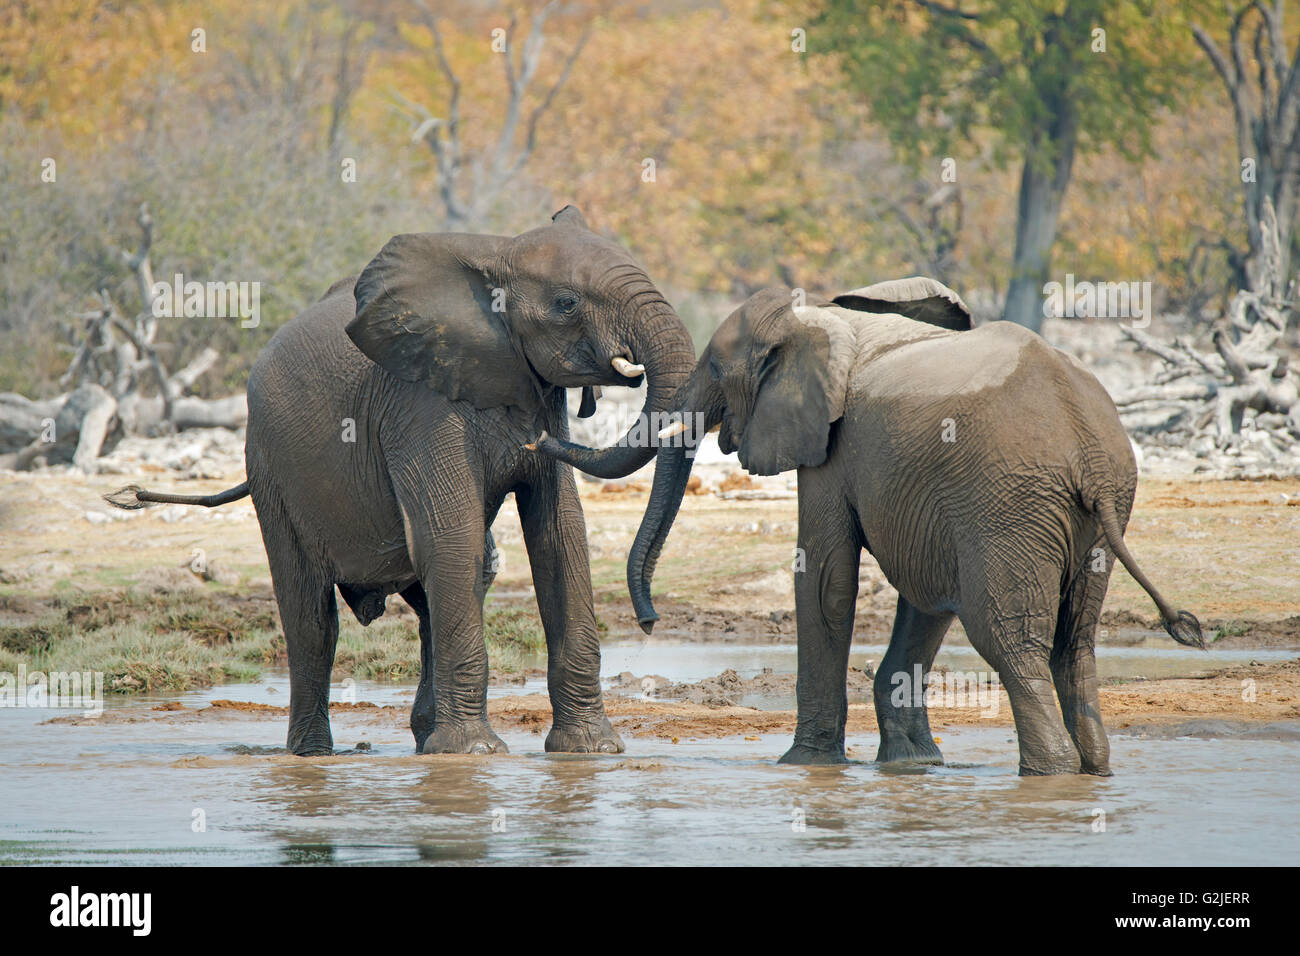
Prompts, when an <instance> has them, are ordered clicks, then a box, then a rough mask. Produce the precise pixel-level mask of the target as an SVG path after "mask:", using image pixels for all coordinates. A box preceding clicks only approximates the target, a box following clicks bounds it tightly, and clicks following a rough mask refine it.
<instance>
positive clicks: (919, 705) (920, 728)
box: [872, 594, 953, 764]
mask: <svg viewBox="0 0 1300 956" xmlns="http://www.w3.org/2000/svg"><path fill="white" fill-rule="evenodd" d="M952 619H953V615H952V614H926V613H925V612H923V611H920V610H918V609H917V608H916V607H915V606H914V605H912V604H911V603H910V602H909V601H908V600H907V599H906V598H905V597H903V596H902V595H901V594H900V595H899V597H898V610H897V612H896V613H895V615H894V629H893V632H892V633H891V634H890V636H889V649H888V650H887V651H886V652H885V657H884V659H883V660H882V661H881V662H880V667H879V669H878V670H877V671H876V679H875V682H874V684H873V685H872V693H873V696H874V697H875V704H876V723H877V724H878V725H879V726H880V749H879V751H878V752H877V753H876V760H877V762H879V763H890V762H894V761H907V762H910V763H923V764H942V763H943V755H942V754H941V753H940V752H939V748H938V746H937V745H936V744H935V742H934V734H933V733H931V731H930V718H929V715H928V714H927V712H926V707H925V676H926V675H927V674H929V672H930V668H931V667H932V666H934V658H935V655H936V654H938V653H939V645H940V644H942V643H943V636H944V634H946V633H947V632H948V627H949V625H951V624H952Z"/></svg>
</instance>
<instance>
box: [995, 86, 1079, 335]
mask: <svg viewBox="0 0 1300 956" xmlns="http://www.w3.org/2000/svg"><path fill="white" fill-rule="evenodd" d="M1077 132H1078V128H1077V123H1076V121H1075V118H1074V109H1073V107H1072V106H1071V105H1070V104H1069V103H1068V102H1066V101H1065V100H1064V99H1061V100H1059V101H1058V103H1057V105H1056V108H1055V110H1054V111H1053V118H1052V121H1051V124H1050V125H1049V126H1048V128H1047V129H1045V130H1044V131H1043V134H1042V135H1041V136H1040V138H1039V144H1038V145H1037V146H1035V147H1033V148H1030V149H1027V150H1026V152H1025V165H1024V168H1023V170H1022V171H1021V174H1020V199H1019V202H1018V204H1017V207H1016V252H1015V258H1014V260H1013V261H1012V266H1011V283H1010V285H1009V286H1008V287H1007V300H1006V304H1005V305H1004V306H1003V311H1002V317H1003V318H1004V319H1006V320H1007V321H1008V322H1016V323H1019V324H1020V325H1023V326H1025V327H1026V328H1030V329H1033V330H1034V331H1035V332H1037V331H1039V330H1040V329H1041V328H1042V327H1043V285H1044V284H1045V283H1046V282H1047V281H1048V278H1049V271H1050V269H1051V254H1052V246H1053V245H1054V244H1055V243H1056V228H1057V224H1058V222H1059V220H1060V215H1061V202H1062V200H1063V199H1064V198H1065V190H1066V187H1067V186H1069V184H1070V173H1071V170H1072V169H1073V167H1074V150H1075V143H1076V139H1077Z"/></svg>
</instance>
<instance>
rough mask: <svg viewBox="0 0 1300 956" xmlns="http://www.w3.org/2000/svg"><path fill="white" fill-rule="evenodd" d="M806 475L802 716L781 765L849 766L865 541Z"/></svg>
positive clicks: (800, 567) (802, 490) (799, 586)
mask: <svg viewBox="0 0 1300 956" xmlns="http://www.w3.org/2000/svg"><path fill="white" fill-rule="evenodd" d="M813 484H814V481H813V478H812V475H810V474H809V470H808V469H800V471H799V553H798V558H797V563H796V564H795V568H796V570H795V575H794V578H795V582H794V600H795V615H796V617H797V619H798V625H799V676H798V678H797V679H796V682H795V696H796V698H797V699H798V707H799V717H798V723H797V725H796V729H795V735H794V744H793V746H791V747H790V749H789V750H787V751H786V752H785V754H784V755H783V756H782V757H781V763H795V764H813V763H844V762H845V756H844V726H845V724H846V723H847V721H848V715H849V701H848V687H847V681H848V669H849V643H850V642H851V640H852V638H853V618H854V614H855V612H856V609H857V600H858V566H859V563H860V561H861V558H862V543H861V540H860V539H859V537H858V535H857V522H856V519H854V518H853V516H852V515H851V514H849V512H848V509H847V507H845V506H844V505H843V503H838V504H835V503H830V502H828V498H829V496H827V495H818V494H816V493H815V491H814V489H813V487H812V485H813Z"/></svg>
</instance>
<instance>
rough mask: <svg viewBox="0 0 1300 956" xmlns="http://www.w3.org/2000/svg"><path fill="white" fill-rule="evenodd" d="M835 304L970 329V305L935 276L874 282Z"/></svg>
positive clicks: (849, 293)
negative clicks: (933, 277)
mask: <svg viewBox="0 0 1300 956" xmlns="http://www.w3.org/2000/svg"><path fill="white" fill-rule="evenodd" d="M833 301H834V302H835V304H836V305H838V306H842V307H844V308H846V309H856V310H857V311H859V312H892V313H895V314H897V315H902V316H906V317H907V318H909V319H915V320H916V321H918V322H926V323H929V324H930V325H937V326H938V327H939V328H941V329H950V330H952V331H954V332H969V331H970V330H971V314H970V309H968V308H966V303H965V302H963V301H962V300H961V296H959V295H958V294H957V293H956V292H953V291H952V289H950V288H948V287H947V286H946V285H944V284H943V283H942V282H939V281H938V280H937V279H931V278H929V277H928V276H911V277H910V278H907V279H890V280H889V281H888V282H877V283H876V284H875V285H869V286H866V287H864V288H861V289H855V290H854V291H852V292H846V293H844V294H843V295H837V296H836V297H835V298H834V300H833Z"/></svg>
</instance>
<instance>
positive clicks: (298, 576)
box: [253, 488, 339, 757]
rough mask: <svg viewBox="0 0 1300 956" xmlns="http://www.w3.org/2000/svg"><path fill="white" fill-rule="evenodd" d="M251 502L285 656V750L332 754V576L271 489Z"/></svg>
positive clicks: (335, 620) (335, 622)
mask: <svg viewBox="0 0 1300 956" xmlns="http://www.w3.org/2000/svg"><path fill="white" fill-rule="evenodd" d="M259 492H260V494H259ZM253 499H254V502H255V504H256V506H257V518H258V523H259V524H260V525H261V528H262V541H263V543H264V544H265V545H266V557H267V561H268V563H269V564H270V568H271V583H272V585H273V586H274V588H275V603H276V605H277V606H278V607H279V610H280V624H281V627H283V629H284V641H285V649H286V651H287V653H288V657H289V737H288V748H289V751H290V752H291V753H295V754H297V755H299V756H304V757H305V756H313V755H319V754H329V753H333V752H334V738H333V736H332V735H331V734H330V717H329V700H330V671H331V670H333V667H334V650H335V647H336V645H337V643H338V636H339V614H338V604H337V602H336V601H335V598H334V586H335V582H334V578H333V576H332V575H331V574H330V572H329V571H328V570H327V569H326V568H325V567H324V566H323V562H320V561H317V560H313V558H312V556H311V554H310V552H308V551H307V550H306V549H304V548H303V546H302V543H301V540H300V538H299V536H298V534H297V533H296V531H295V530H294V527H293V525H292V523H291V522H290V520H289V516H288V514H287V512H286V511H285V509H284V506H283V504H282V503H281V501H280V500H279V497H278V495H277V494H276V493H275V492H274V490H272V489H266V488H255V489H254V491H253Z"/></svg>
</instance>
